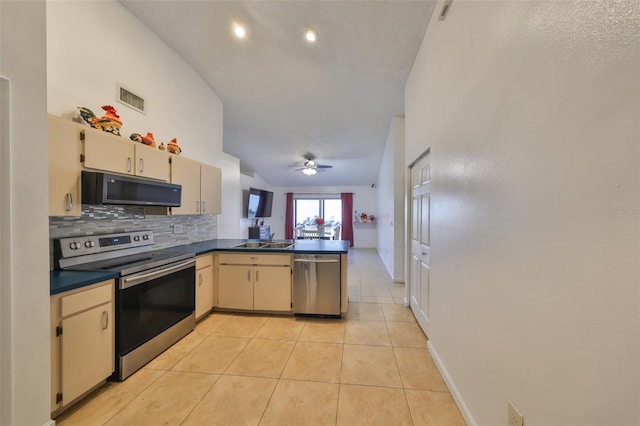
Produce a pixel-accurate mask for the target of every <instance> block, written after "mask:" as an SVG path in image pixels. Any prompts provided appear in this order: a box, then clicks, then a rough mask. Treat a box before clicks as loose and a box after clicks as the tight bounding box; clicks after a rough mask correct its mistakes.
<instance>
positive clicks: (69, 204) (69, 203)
mask: <svg viewBox="0 0 640 426" xmlns="http://www.w3.org/2000/svg"><path fill="white" fill-rule="evenodd" d="M72 208H73V195H71V193H70V192H67V211H68V212H70V211H71V209H72Z"/></svg>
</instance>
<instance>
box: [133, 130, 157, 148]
mask: <svg viewBox="0 0 640 426" xmlns="http://www.w3.org/2000/svg"><path fill="white" fill-rule="evenodd" d="M129 139H131V140H132V141H134V142H140V143H141V144H144V145H148V146H150V147H153V148H155V146H156V140H155V138H154V137H153V133H151V132H149V133H147V136H142V135H141V134H140V133H131V136H129Z"/></svg>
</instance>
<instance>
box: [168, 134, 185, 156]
mask: <svg viewBox="0 0 640 426" xmlns="http://www.w3.org/2000/svg"><path fill="white" fill-rule="evenodd" d="M167 151H169V152H170V153H172V154H176V155H180V153H181V152H182V149H180V147H179V146H178V141H177V140H176V138H173V139H171V142H169V143H168V144H167Z"/></svg>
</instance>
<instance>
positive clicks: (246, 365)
mask: <svg viewBox="0 0 640 426" xmlns="http://www.w3.org/2000/svg"><path fill="white" fill-rule="evenodd" d="M294 345H295V342H291V341H284V340H262V339H253V340H251V341H250V342H249V344H248V345H247V346H246V347H245V348H244V349H243V350H242V352H240V355H238V357H237V358H236V359H235V361H233V363H232V364H231V365H230V366H229V368H228V369H227V371H225V374H237V375H240V376H256V377H275V378H278V377H280V375H281V374H282V370H283V369H284V366H285V364H286V363H287V360H288V359H289V355H291V351H292V350H293V347H294Z"/></svg>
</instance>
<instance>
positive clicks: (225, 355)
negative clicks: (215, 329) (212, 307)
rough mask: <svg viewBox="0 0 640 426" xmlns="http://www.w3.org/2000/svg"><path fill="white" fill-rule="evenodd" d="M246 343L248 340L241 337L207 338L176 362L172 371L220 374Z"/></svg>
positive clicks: (214, 336)
mask: <svg viewBox="0 0 640 426" xmlns="http://www.w3.org/2000/svg"><path fill="white" fill-rule="evenodd" d="M247 343H249V339H244V338H241V337H228V336H217V335H213V336H209V337H207V338H206V339H205V340H204V341H203V342H202V343H200V345H198V347H197V348H195V349H194V350H193V351H191V352H190V353H188V354H187V355H185V356H184V357H183V358H182V359H181V360H180V361H178V362H177V363H176V364H175V365H174V366H173V368H172V370H174V371H191V372H193V373H217V374H222V373H224V371H225V370H226V369H227V367H229V366H230V365H231V363H232V362H233V361H234V360H235V359H236V357H237V356H238V354H239V353H240V352H241V351H242V349H244V347H245V346H246V345H247Z"/></svg>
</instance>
